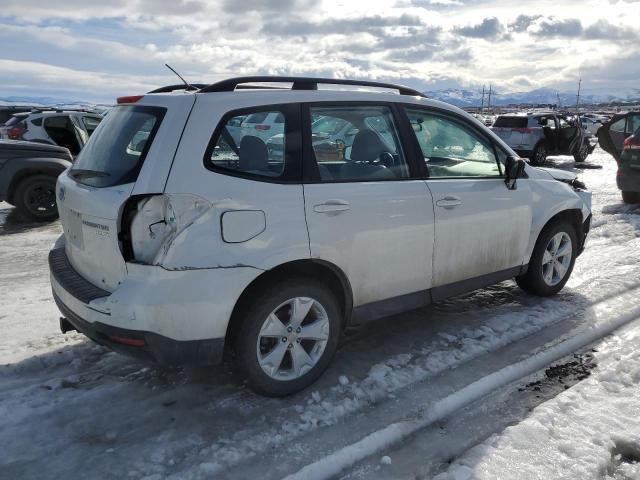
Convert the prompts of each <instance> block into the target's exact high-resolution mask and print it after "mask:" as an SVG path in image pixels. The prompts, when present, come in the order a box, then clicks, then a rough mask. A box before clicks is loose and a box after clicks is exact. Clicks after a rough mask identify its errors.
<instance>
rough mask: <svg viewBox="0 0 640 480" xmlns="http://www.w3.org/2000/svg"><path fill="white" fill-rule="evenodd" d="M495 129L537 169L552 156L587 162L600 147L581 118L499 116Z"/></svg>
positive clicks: (564, 116) (542, 114) (553, 113)
mask: <svg viewBox="0 0 640 480" xmlns="http://www.w3.org/2000/svg"><path fill="white" fill-rule="evenodd" d="M491 129H492V130H493V131H494V132H495V133H496V134H497V135H498V136H499V137H500V138H501V139H502V140H504V141H505V142H506V143H507V144H508V145H509V146H510V147H511V148H513V149H514V150H515V151H516V152H517V153H518V155H520V156H521V157H526V158H528V159H529V160H530V161H531V163H532V164H533V165H541V164H542V163H544V162H545V160H546V159H547V156H549V155H573V158H574V159H575V161H576V162H584V161H585V160H586V159H587V157H588V156H589V154H591V153H592V152H593V150H594V149H595V148H596V145H597V139H596V138H595V137H593V136H592V135H589V134H587V133H586V132H585V131H584V130H583V128H581V126H580V122H579V120H578V118H577V117H570V116H566V115H562V114H559V113H556V112H545V113H540V112H536V113H521V114H506V115H499V116H498V118H496V121H495V123H494V124H493V126H492V127H491Z"/></svg>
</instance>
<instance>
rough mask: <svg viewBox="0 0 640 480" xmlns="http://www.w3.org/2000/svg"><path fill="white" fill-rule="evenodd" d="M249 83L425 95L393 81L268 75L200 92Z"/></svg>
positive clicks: (230, 89) (235, 80) (225, 82)
mask: <svg viewBox="0 0 640 480" xmlns="http://www.w3.org/2000/svg"><path fill="white" fill-rule="evenodd" d="M247 83H291V84H292V85H291V90H317V89H318V84H319V83H320V84H325V85H353V86H358V87H376V88H389V89H391V90H397V91H398V93H400V95H411V96H418V97H424V96H425V95H424V94H422V93H420V92H419V91H417V90H414V89H413V88H409V87H405V86H403V85H395V84H393V83H383V82H372V81H369V80H346V79H340V78H313V77H279V76H268V75H265V76H248V77H236V78H229V79H227V80H222V81H220V82H216V83H212V84H211V85H207V86H206V87H204V88H201V89H200V93H204V92H233V91H234V90H235V89H236V88H255V87H249V86H245V85H241V84H247ZM258 88H259V87H258ZM263 88H264V87H263Z"/></svg>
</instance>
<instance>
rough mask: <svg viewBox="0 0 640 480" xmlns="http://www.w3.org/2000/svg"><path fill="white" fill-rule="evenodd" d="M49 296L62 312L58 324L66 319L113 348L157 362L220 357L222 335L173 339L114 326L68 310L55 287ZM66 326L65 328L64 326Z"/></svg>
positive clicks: (202, 361)
mask: <svg viewBox="0 0 640 480" xmlns="http://www.w3.org/2000/svg"><path fill="white" fill-rule="evenodd" d="M53 299H54V300H55V302H56V305H58V309H59V310H60V312H61V313H62V315H64V319H60V321H61V328H62V322H63V321H66V322H68V323H69V324H71V325H72V326H73V329H75V330H77V331H78V332H80V333H82V334H84V335H86V336H87V337H89V338H90V339H91V340H93V341H95V342H97V343H99V344H100V345H104V346H106V347H108V348H110V349H111V350H113V351H115V352H119V353H124V354H126V355H130V356H132V357H136V358H140V359H143V360H152V361H155V362H157V363H159V364H161V365H212V364H216V363H220V361H221V360H222V356H223V353H224V338H214V339H210V340H191V341H177V340H172V339H170V338H167V337H163V336H162V335H158V334H157V333H153V332H143V331H140V330H129V329H125V328H118V327H114V326H111V325H107V324H105V323H101V322H93V323H90V322H87V321H86V320H84V319H82V318H80V316H78V315H76V314H75V313H74V312H72V311H71V309H70V308H68V307H67V306H66V305H65V304H64V303H63V302H62V300H60V298H59V297H58V296H57V295H56V294H55V291H54V293H53ZM66 329H67V330H68V329H69V328H68V326H67V328H66ZM123 342H128V343H129V344H127V343H123ZM131 343H135V344H136V345H131Z"/></svg>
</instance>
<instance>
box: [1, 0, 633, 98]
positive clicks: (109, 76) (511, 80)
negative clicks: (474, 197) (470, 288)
mask: <svg viewBox="0 0 640 480" xmlns="http://www.w3.org/2000/svg"><path fill="white" fill-rule="evenodd" d="M638 19H640V0H638V1H633V0H578V1H575V0H554V1H537V0H529V1H526V0H524V1H523V0H492V1H487V0H386V1H379V0H212V1H204V0H202V1H201V0H173V1H160V0H109V1H105V0H66V1H65V0H58V1H52V0H0V45H1V46H2V48H0V97H6V96H9V95H39V96H41V95H49V96H55V97H59V98H66V99H82V100H89V101H101V102H112V101H113V99H114V98H115V97H116V96H118V95H127V94H136V93H140V92H144V91H147V90H150V89H152V88H155V87H157V86H160V85H165V84H168V83H175V80H176V79H175V77H172V74H171V73H170V72H168V70H167V69H166V68H165V67H164V66H163V64H164V63H169V64H171V65H172V66H173V67H174V68H176V69H177V70H178V71H179V72H181V73H182V74H183V76H185V77H186V78H187V79H188V80H189V81H192V82H211V81H215V80H217V79H221V78H225V77H229V76H237V75H242V74H257V73H259V74H296V75H297V74H300V75H322V76H329V77H352V78H369V79H378V80H391V81H395V82H398V83H404V84H408V85H410V86H413V87H417V88H420V89H422V90H434V89H444V88H451V87H453V88H458V87H463V88H469V89H478V88H482V84H487V85H488V84H489V83H492V84H493V85H494V88H496V89H498V91H499V92H513V91H528V90H532V89H535V88H538V87H548V88H554V89H558V90H561V91H572V90H575V88H576V84H577V81H578V78H579V77H581V78H582V79H583V84H584V86H585V88H586V89H587V90H588V91H591V92H594V93H595V92H603V93H604V92H607V91H611V92H618V91H625V90H631V89H633V88H639V87H640V23H639V22H638Z"/></svg>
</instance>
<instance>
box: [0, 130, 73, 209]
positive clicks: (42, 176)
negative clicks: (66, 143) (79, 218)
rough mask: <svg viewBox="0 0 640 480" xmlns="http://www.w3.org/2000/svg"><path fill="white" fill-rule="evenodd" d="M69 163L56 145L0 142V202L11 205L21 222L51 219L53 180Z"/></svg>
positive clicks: (65, 152) (67, 155)
mask: <svg viewBox="0 0 640 480" xmlns="http://www.w3.org/2000/svg"><path fill="white" fill-rule="evenodd" d="M72 160H73V157H72V155H71V152H69V150H68V149H67V148H64V147H59V146H57V145H48V144H45V143H36V142H24V141H13V140H0V201H6V202H7V203H10V204H11V205H14V206H15V207H16V210H17V211H18V214H19V215H20V216H21V217H22V218H24V219H25V220H53V219H54V218H56V217H57V216H58V211H57V209H56V196H55V186H56V179H57V178H58V175H60V173H62V172H63V171H64V170H65V169H67V168H68V167H70V166H71V162H72Z"/></svg>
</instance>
